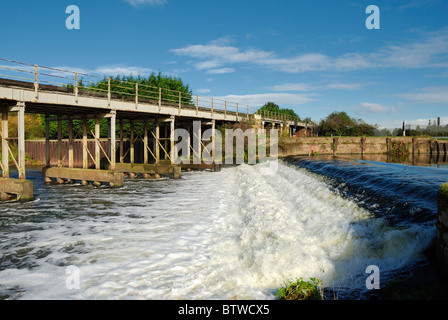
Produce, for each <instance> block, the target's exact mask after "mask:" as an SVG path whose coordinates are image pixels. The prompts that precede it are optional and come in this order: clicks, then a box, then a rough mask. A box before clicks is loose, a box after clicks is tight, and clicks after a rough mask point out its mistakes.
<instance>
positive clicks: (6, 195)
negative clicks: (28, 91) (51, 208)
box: [0, 101, 34, 201]
mask: <svg viewBox="0 0 448 320" xmlns="http://www.w3.org/2000/svg"><path fill="white" fill-rule="evenodd" d="M13 109H15V110H14V111H17V128H18V137H17V139H18V141H17V145H18V159H17V160H16V159H15V158H14V155H13V154H12V152H11V148H10V147H9V136H8V129H9V123H8V112H9V111H10V108H9V107H5V108H3V109H2V131H1V138H2V162H1V163H0V168H1V169H2V177H1V178H0V200H9V199H12V198H13V197H12V196H11V195H14V196H16V197H17V200H20V201H27V200H32V199H34V190H33V182H32V181H28V180H25V103H24V102H21V101H19V102H17V104H16V106H15V108H13ZM9 153H11V157H12V159H13V161H14V164H15V165H16V167H17V170H18V172H19V179H10V178H9Z"/></svg>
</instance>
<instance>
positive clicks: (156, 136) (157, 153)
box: [154, 119, 160, 164]
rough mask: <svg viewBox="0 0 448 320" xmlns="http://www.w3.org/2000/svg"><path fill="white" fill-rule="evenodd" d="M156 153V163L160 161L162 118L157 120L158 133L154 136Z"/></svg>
mask: <svg viewBox="0 0 448 320" xmlns="http://www.w3.org/2000/svg"><path fill="white" fill-rule="evenodd" d="M154 154H155V155H156V164H159V162H160V120H159V119H157V120H156V133H155V138H154Z"/></svg>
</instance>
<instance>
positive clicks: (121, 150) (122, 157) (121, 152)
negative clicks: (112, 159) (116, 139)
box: [120, 119, 124, 163]
mask: <svg viewBox="0 0 448 320" xmlns="http://www.w3.org/2000/svg"><path fill="white" fill-rule="evenodd" d="M123 139H124V137H123V119H120V163H124V141H123Z"/></svg>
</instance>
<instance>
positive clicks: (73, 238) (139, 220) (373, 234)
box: [0, 157, 448, 300]
mask: <svg viewBox="0 0 448 320" xmlns="http://www.w3.org/2000/svg"><path fill="white" fill-rule="evenodd" d="M268 165H269V164H267V163H264V164H263V163H262V164H257V165H253V166H250V165H240V166H234V167H233V166H231V167H224V168H223V169H222V170H221V171H220V172H208V171H205V172H186V173H183V174H182V178H181V179H179V180H171V179H157V180H142V179H135V180H133V179H127V180H126V181H125V186H124V187H123V188H117V189H111V188H108V187H98V188H97V187H85V186H81V185H80V184H75V185H45V184H43V178H42V176H41V172H40V170H28V171H27V179H30V180H33V181H34V185H35V197H36V198H35V200H34V201H30V202H26V203H17V202H5V203H1V204H0V298H1V299H240V300H241V299H268V300H269V299H275V298H276V297H275V292H276V290H277V289H278V288H279V287H280V286H282V285H283V284H284V283H285V282H287V281H289V280H293V279H296V278H298V277H302V278H304V279H307V278H310V277H316V278H319V279H321V280H322V281H323V285H324V287H325V288H328V289H329V290H331V292H332V294H333V295H335V294H336V295H337V296H338V298H339V299H366V297H367V296H368V293H369V290H367V289H366V285H365V281H366V277H367V276H368V274H366V272H365V270H366V267H367V266H369V265H376V266H378V268H379V270H380V271H381V282H382V283H384V282H387V281H388V280H391V279H394V277H395V276H396V275H397V274H399V273H400V274H402V273H403V272H407V273H408V274H412V273H413V272H414V270H418V269H419V268H420V267H421V266H424V265H426V264H427V263H428V261H427V259H426V257H425V255H424V251H425V250H426V249H427V248H428V247H429V246H430V245H431V243H432V241H433V240H434V235H435V226H434V222H435V215H436V202H435V196H436V192H437V190H438V187H439V185H440V184H441V183H444V182H447V181H448V179H447V177H448V171H447V170H446V168H443V167H441V168H431V167H417V166H407V165H401V164H388V163H382V162H377V161H363V160H335V159H330V160H327V159H319V157H317V158H309V157H298V158H291V159H289V161H285V160H281V161H280V162H279V166H278V168H277V171H276V174H275V175H265V174H263V173H264V172H265V171H262V170H264V169H266V167H267V166H268ZM73 268H75V269H76V270H77V273H76V274H77V276H78V279H79V282H78V284H79V285H78V286H76V287H75V288H73V287H71V286H70V285H69V284H68V283H67V280H68V278H69V277H71V276H72V275H73V274H72V273H70V270H73Z"/></svg>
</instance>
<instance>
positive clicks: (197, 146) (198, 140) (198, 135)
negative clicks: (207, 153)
mask: <svg viewBox="0 0 448 320" xmlns="http://www.w3.org/2000/svg"><path fill="white" fill-rule="evenodd" d="M193 150H195V152H194V154H193V163H194V164H201V162H202V130H201V121H193Z"/></svg>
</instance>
